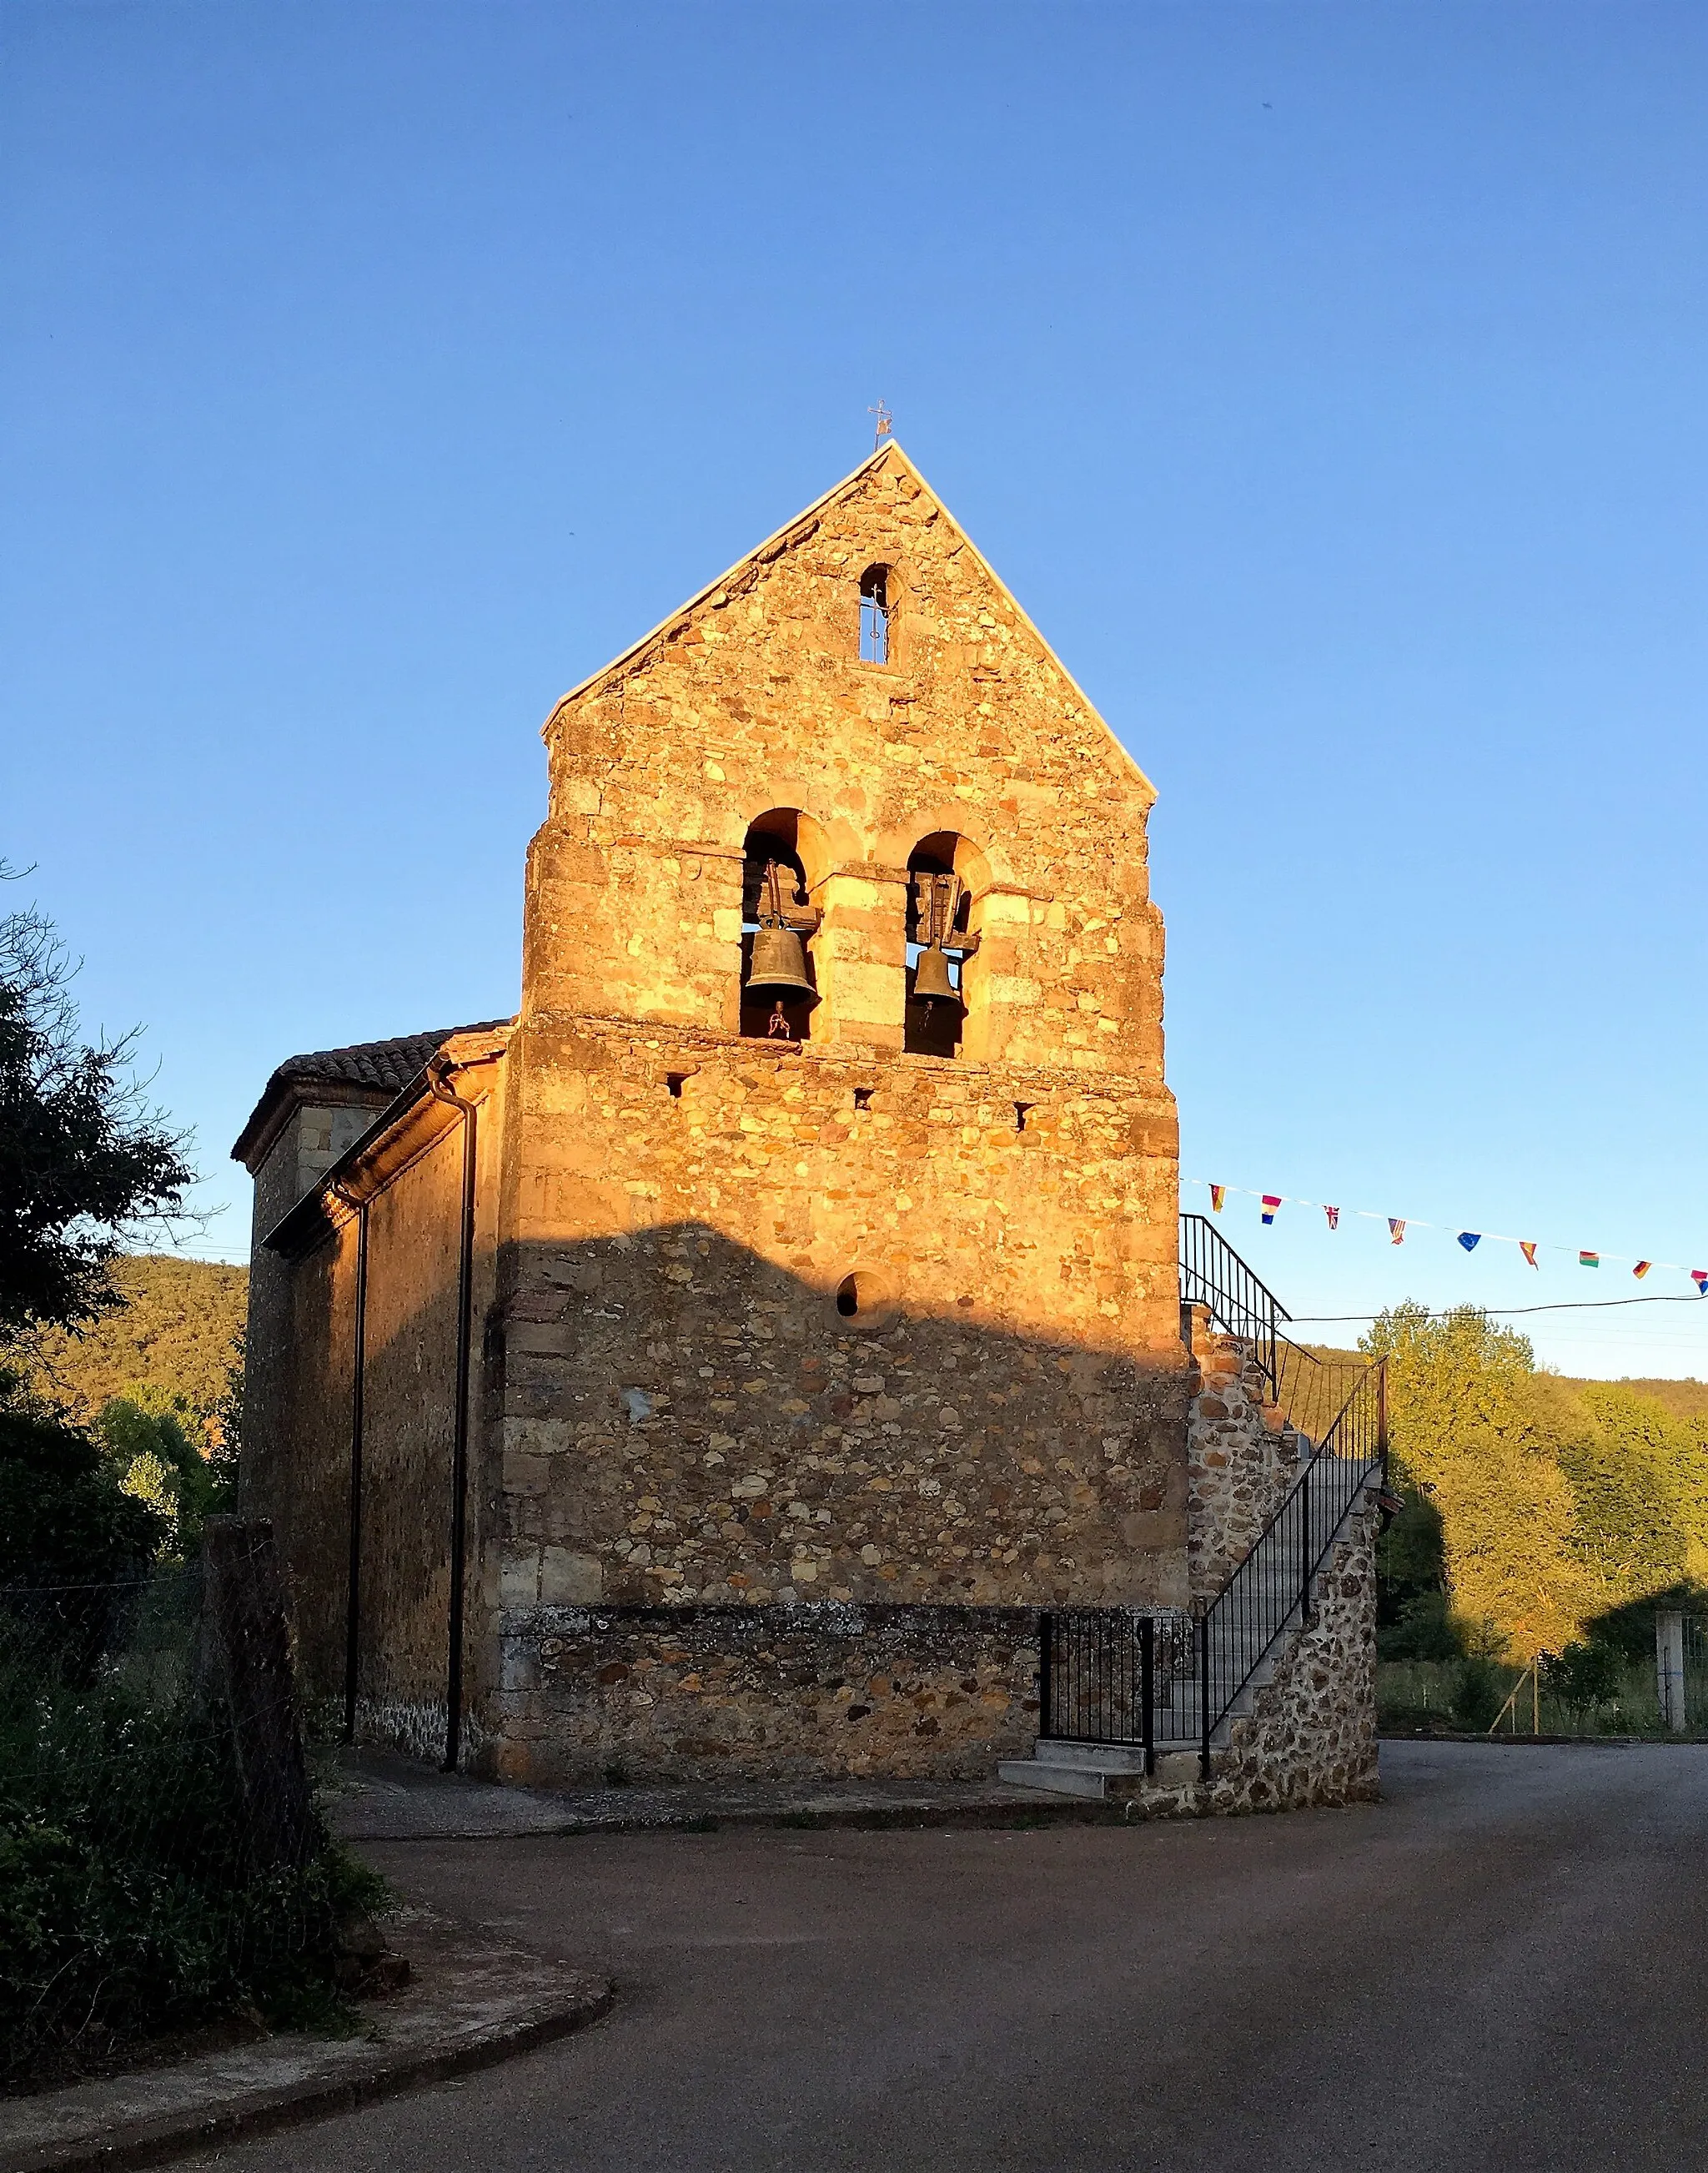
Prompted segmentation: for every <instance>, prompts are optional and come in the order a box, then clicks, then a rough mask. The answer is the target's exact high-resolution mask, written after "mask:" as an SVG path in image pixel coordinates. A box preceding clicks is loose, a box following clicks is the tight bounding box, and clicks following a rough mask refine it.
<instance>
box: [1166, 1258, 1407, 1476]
mask: <svg viewBox="0 0 1708 2173" xmlns="http://www.w3.org/2000/svg"><path fill="white" fill-rule="evenodd" d="M1180 1302H1181V1307H1182V1309H1183V1315H1184V1309H1185V1308H1187V1307H1188V1306H1194V1305H1199V1306H1202V1307H1204V1309H1205V1311H1206V1312H1207V1313H1209V1314H1210V1318H1211V1319H1212V1320H1213V1321H1214V1322H1215V1323H1216V1324H1217V1325H1218V1326H1219V1327H1220V1328H1221V1329H1223V1331H1224V1332H1225V1333H1226V1334H1227V1335H1231V1336H1233V1337H1235V1338H1236V1339H1237V1340H1238V1341H1239V1342H1241V1343H1243V1344H1245V1345H1247V1348H1248V1350H1249V1351H1250V1353H1251V1361H1250V1362H1251V1363H1252V1364H1253V1365H1254V1366H1255V1367H1257V1369H1258V1372H1259V1373H1261V1374H1262V1376H1263V1389H1264V1393H1265V1395H1266V1397H1267V1399H1268V1400H1269V1402H1270V1403H1271V1404H1272V1405H1274V1414H1273V1416H1274V1422H1275V1423H1276V1424H1277V1425H1278V1426H1290V1427H1291V1428H1293V1429H1294V1430H1295V1431H1296V1432H1299V1433H1301V1434H1303V1435H1304V1437H1305V1438H1306V1439H1307V1441H1308V1442H1311V1443H1312V1446H1313V1447H1314V1446H1316V1445H1317V1443H1319V1442H1323V1441H1324V1440H1326V1438H1327V1437H1328V1429H1329V1428H1330V1426H1333V1425H1334V1421H1335V1420H1336V1418H1338V1417H1339V1414H1340V1412H1341V1410H1343V1408H1344V1405H1345V1404H1346V1401H1347V1399H1348V1398H1349V1397H1350V1395H1352V1394H1353V1393H1354V1391H1355V1388H1356V1385H1357V1383H1358V1381H1359V1379H1360V1376H1361V1375H1362V1374H1363V1373H1364V1372H1366V1370H1367V1369H1366V1367H1364V1366H1363V1365H1361V1364H1348V1363H1346V1362H1345V1361H1341V1360H1337V1359H1333V1358H1319V1357H1318V1356H1317V1353H1316V1352H1315V1351H1307V1349H1306V1347H1305V1346H1304V1345H1303V1344H1302V1343H1295V1342H1293V1341H1292V1340H1290V1338H1289V1337H1288V1336H1285V1335H1283V1334H1282V1333H1281V1323H1282V1322H1283V1321H1290V1320H1291V1318H1292V1315H1291V1314H1290V1313H1289V1312H1288V1311H1287V1308H1285V1306H1284V1305H1283V1304H1282V1303H1281V1302H1280V1299H1279V1298H1278V1297H1276V1296H1275V1294H1274V1291H1272V1290H1271V1289H1270V1288H1269V1285H1268V1284H1267V1283H1265V1282H1264V1281H1262V1279H1261V1278H1260V1277H1258V1276H1257V1275H1253V1272H1252V1270H1250V1269H1249V1268H1248V1267H1247V1265H1246V1264H1245V1262H1244V1261H1243V1260H1242V1259H1241V1258H1240V1256H1239V1254H1237V1252H1235V1250H1234V1248H1233V1247H1232V1246H1231V1245H1230V1244H1229V1243H1228V1242H1227V1240H1226V1237H1223V1236H1222V1234H1221V1232H1220V1230H1218V1229H1217V1228H1216V1227H1215V1224H1214V1223H1213V1222H1212V1221H1210V1219H1209V1217H1208V1216H1204V1215H1183V1216H1181V1218H1180ZM1188 1328H1189V1324H1188V1325H1187V1326H1186V1327H1183V1333H1186V1334H1187V1340H1188V1343H1189V1342H1190V1340H1191V1338H1190V1335H1189V1332H1188Z"/></svg>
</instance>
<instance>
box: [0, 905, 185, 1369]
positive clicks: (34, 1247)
mask: <svg viewBox="0 0 1708 2173" xmlns="http://www.w3.org/2000/svg"><path fill="white" fill-rule="evenodd" d="M72 971H73V968H72V965H71V962H70V960H69V958H68V957H67V953H66V951H65V947H64V946H63V945H62V943H61V942H60V941H58V939H57V936H55V935H54V932H53V929H52V926H51V924H50V923H49V922H48V921H47V920H46V919H45V918H44V917H43V916H42V915H41V914H39V913H37V912H35V911H34V910H33V909H32V910H29V911H25V912H21V913H13V914H8V915H7V916H6V917H4V918H3V919H0V1336H10V1337H15V1336H16V1335H18V1334H19V1332H20V1331H28V1330H34V1329H41V1328H52V1327H61V1328H68V1327H75V1326H77V1325H78V1324H80V1323H82V1322H84V1321H89V1320H93V1319H94V1318H96V1316H97V1315H98V1314H100V1313H103V1312H105V1311H107V1310H109V1309H110V1308H111V1307H113V1306H114V1305H115V1304H116V1303H117V1302H118V1300H117V1297H116V1293H115V1291H114V1290H113V1287H112V1284H111V1280H110V1275H109V1273H108V1270H109V1265H110V1262H111V1261H112V1259H114V1257H115V1256H116V1254H117V1253H118V1252H119V1250H120V1248H121V1244H122V1243H123V1241H124V1239H125V1237H127V1234H131V1233H134V1232H136V1231H137V1229H139V1228H140V1227H142V1226H143V1225H145V1224H147V1223H148V1222H151V1221H159V1220H161V1219H162V1218H168V1217H170V1216H174V1215H176V1214H179V1213H180V1212H181V1211H182V1209H183V1205H184V1196H185V1194H186V1190H187V1189H188V1188H189V1186H190V1184H191V1182H192V1178H193V1173H192V1172H191V1168H190V1166H189V1164H188V1162H186V1160H185V1157H184V1148H185V1145H186V1141H185V1139H184V1136H183V1135H182V1134H180V1133H178V1132H175V1131H173V1130H170V1127H169V1126H168V1125H167V1124H165V1123H164V1120H163V1119H162V1118H161V1116H160V1113H159V1111H157V1110H155V1109H154V1108H150V1107H149V1106H148V1103H147V1101H146V1098H145V1093H144V1088H143V1085H142V1083H141V1082H140V1081H138V1080H137V1076H136V1075H135V1072H134V1070H133V1068H132V1066H133V1060H134V1056H135V1052H136V1044H137V1037H136V1035H135V1034H134V1033H131V1034H125V1035H121V1036H120V1037H119V1038H118V1039H116V1040H114V1041H109V1040H106V1039H105V1038H102V1039H101V1040H100V1041H98V1042H96V1043H93V1044H89V1043H85V1042H84V1039H83V1038H82V1034H81V1032H80V1029H79V1027H78V1016H77V1008H76V1006H75V1005H74V1004H73V1000H72V998H71V995H70V990H69V985H68V984H69V982H70V980H71V978H72Z"/></svg>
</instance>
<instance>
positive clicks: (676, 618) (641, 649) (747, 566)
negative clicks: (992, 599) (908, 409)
mask: <svg viewBox="0 0 1708 2173" xmlns="http://www.w3.org/2000/svg"><path fill="white" fill-rule="evenodd" d="M886 462H889V463H891V464H892V465H893V466H896V467H897V468H899V469H901V470H902V472H904V473H906V474H908V475H909V476H911V477H913V481H914V482H915V483H917V484H918V485H919V488H920V489H921V490H922V491H924V493H925V494H926V496H927V497H929V499H930V500H931V502H932V504H934V505H935V507H936V508H937V510H938V511H939V512H940V514H941V515H942V516H943V518H944V520H946V521H947V522H948V524H949V526H951V528H952V529H953V530H954V531H955V533H956V535H957V536H958V537H960V538H961V541H962V543H963V544H965V546H966V547H967V550H969V551H970V552H971V553H972V554H973V558H975V559H977V560H978V563H979V565H980V566H981V567H982V568H983V570H984V572H985V574H987V576H988V577H989V580H990V582H991V584H992V585H993V586H994V587H995V588H998V589H999V590H1001V591H1002V594H1003V595H1004V596H1005V597H1006V598H1007V599H1008V601H1009V602H1010V604H1011V605H1012V606H1013V607H1014V612H1015V616H1016V617H1017V618H1018V619H1019V620H1020V622H1021V624H1022V625H1023V626H1024V627H1025V628H1026V630H1027V632H1028V633H1029V634H1031V635H1032V639H1033V640H1035V641H1036V642H1037V644H1038V647H1039V648H1040V649H1041V650H1043V653H1044V655H1046V656H1048V659H1049V661H1050V662H1051V663H1052V664H1053V665H1054V666H1055V668H1056V670H1057V671H1059V672H1060V673H1061V675H1062V677H1063V678H1064V679H1065V680H1066V682H1067V683H1068V685H1069V686H1070V687H1071V688H1072V689H1073V691H1074V693H1075V696H1076V697H1077V698H1078V699H1079V700H1080V701H1081V702H1083V703H1084V704H1085V707H1086V714H1087V715H1088V716H1091V717H1095V718H1096V720H1097V722H1098V723H1099V724H1100V725H1102V728H1103V730H1104V731H1105V732H1107V734H1108V737H1109V742H1110V744H1111V746H1112V747H1113V748H1114V749H1115V751H1116V752H1117V753H1118V755H1119V756H1120V758H1121V759H1122V760H1123V762H1124V763H1126V764H1127V765H1128V766H1129V768H1130V769H1131V770H1132V771H1133V773H1134V776H1136V777H1137V778H1138V779H1139V781H1140V784H1141V785H1143V786H1144V787H1145V792H1146V794H1147V795H1148V796H1149V799H1150V801H1155V799H1156V786H1155V785H1152V784H1151V782H1150V779H1149V778H1148V777H1146V776H1145V773H1144V771H1143V770H1142V769H1140V767H1139V765H1138V763H1136V762H1134V759H1133V757H1132V756H1131V755H1130V754H1129V752H1128V751H1127V749H1126V748H1125V747H1123V746H1122V744H1121V742H1120V741H1119V740H1118V739H1117V738H1116V736H1115V735H1114V733H1113V731H1111V730H1110V727H1109V725H1108V722H1107V719H1106V718H1105V717H1104V716H1103V714H1102V711H1101V710H1100V709H1098V708H1097V705H1096V703H1095V702H1093V701H1092V700H1091V697H1090V696H1089V695H1088V694H1087V693H1086V690H1085V688H1084V687H1081V686H1080V682H1079V681H1078V680H1077V679H1075V677H1074V675H1073V673H1072V672H1071V671H1069V669H1068V667H1067V666H1066V665H1065V664H1064V663H1063V661H1062V660H1061V658H1060V657H1059V655H1057V654H1056V652H1055V650H1054V649H1053V647H1052V646H1051V644H1049V643H1048V641H1047V640H1046V639H1044V637H1043V634H1040V633H1039V631H1038V629H1037V626H1036V625H1035V624H1034V623H1033V622H1032V618H1031V617H1030V616H1029V614H1028V613H1027V612H1026V607H1025V606H1024V605H1023V604H1022V603H1021V601H1020V599H1019V598H1018V597H1017V596H1016V595H1015V593H1014V591H1013V590H1012V589H1010V587H1009V585H1008V584H1007V582H1006V581H1005V580H1003V578H1002V576H1001V574H999V573H998V572H997V570H996V569H995V568H994V566H993V565H992V564H991V563H990V561H989V558H986V557H985V555H984V553H983V552H982V551H981V550H980V549H979V547H978V545H977V544H976V543H975V542H973V538H972V537H970V536H969V535H968V534H967V531H966V530H965V529H964V528H963V527H962V525H961V523H960V522H959V521H958V520H956V518H955V516H954V515H953V514H952V513H951V511H950V510H949V509H948V507H947V506H946V505H945V504H944V503H943V500H942V499H941V498H940V497H939V496H938V494H937V493H936V492H935V490H933V489H932V488H931V486H930V484H929V483H927V482H926V480H925V478H924V476H923V475H922V474H921V473H920V472H919V468H918V467H917V466H915V465H914V463H913V461H911V460H910V459H909V458H908V455H907V454H906V453H904V452H903V451H902V447H901V445H900V443H899V442H898V441H897V439H894V438H886V439H885V440H884V442H883V443H882V444H881V445H879V446H878V447H877V449H876V451H874V452H872V453H870V454H869V455H868V456H867V457H866V458H865V460H863V461H861V462H860V464H859V466H858V467H857V468H854V469H851V470H850V471H849V473H848V474H847V475H845V476H844V477H843V479H842V481H841V482H840V483H832V485H831V487H830V488H829V489H828V490H827V491H826V492H824V493H823V494H822V496H821V497H818V498H816V499H814V500H813V501H812V503H811V505H808V506H804V507H803V508H802V509H801V510H800V512H799V513H797V514H795V515H794V516H793V518H792V519H790V520H785V521H784V524H783V526H782V527H780V528H776V529H773V531H772V532H771V534H770V535H768V537H766V538H765V541H764V542H762V543H760V544H757V545H756V546H755V547H754V548H753V549H752V550H751V551H749V552H747V553H746V554H745V555H744V556H743V557H741V558H738V559H737V560H736V561H735V564H734V565H733V566H730V567H728V568H726V569H725V571H724V572H723V573H721V574H719V575H718V577H717V579H716V580H713V581H708V582H707V584H706V585H705V586H704V588H703V589H700V590H697V591H696V593H695V594H694V595H692V596H690V597H689V598H688V599H687V602H686V603H682V604H678V605H677V607H676V609H675V610H674V611H673V612H667V613H666V614H665V617H663V618H661V619H660V621H659V623H658V624H657V625H656V626H655V627H652V628H649V630H648V632H646V633H645V634H642V636H641V637H640V639H639V640H638V641H633V642H631V643H630V644H629V645H628V648H627V649H625V650H622V653H621V654H620V655H616V656H613V657H612V660H611V661H610V662H609V663H608V664H601V666H600V667H599V669H598V671H592V672H590V673H589V674H588V676H587V677H586V678H585V679H583V680H582V681H581V682H579V685H577V686H574V687H571V688H570V689H569V691H568V693H567V694H564V695H562V696H560V697H559V698H558V700H557V701H556V702H555V703H553V704H552V711H551V714H550V715H549V716H548V717H547V720H546V721H545V724H544V725H542V726H541V736H542V737H543V736H544V735H545V734H546V733H547V732H549V731H550V730H551V729H552V721H553V720H554V719H555V718H556V716H557V714H558V711H559V710H560V709H563V706H564V704H566V703H568V702H573V701H574V700H575V699H576V698H578V696H579V695H582V694H585V693H587V691H588V690H589V688H590V687H596V686H597V685H598V684H599V682H600V681H601V679H606V678H609V677H611V676H612V674H613V673H615V672H618V671H622V670H624V669H625V668H626V667H627V666H629V665H632V664H633V662H634V661H635V660H636V659H637V658H638V657H639V656H642V655H644V654H645V652H646V651H647V650H649V649H650V648H651V647H652V646H653V644H655V643H656V642H659V641H661V640H662V639H665V636H666V635H668V634H670V633H671V630H672V628H676V626H678V625H680V624H681V623H682V620H683V619H684V618H685V617H687V615H688V614H689V613H690V612H694V611H698V609H699V608H700V607H702V606H703V605H704V604H706V603H708V602H709V601H710V600H711V598H712V597H714V596H716V595H717V593H718V591H719V590H720V589H728V588H732V587H735V586H737V585H740V584H741V582H743V581H744V580H746V578H747V577H748V576H749V575H750V574H752V573H754V572H757V569H758V568H759V566H760V565H761V564H762V563H767V562H768V561H769V560H771V559H773V558H778V557H779V556H780V555H781V554H782V553H783V552H784V551H785V550H787V549H788V548H789V545H790V544H791V543H793V542H796V541H803V542H804V541H805V537H802V536H801V535H800V531H801V530H802V529H803V528H804V527H805V526H806V525H807V524H808V523H810V522H812V523H816V520H817V518H818V516H819V515H820V514H821V513H822V512H823V510H824V509H825V508H826V507H827V505H830V504H833V503H834V502H835V501H836V500H837V499H840V498H843V497H844V496H846V495H847V494H848V493H850V492H852V491H853V490H854V488H856V487H857V486H858V485H859V484H860V483H864V482H865V479H866V477H868V476H870V475H871V474H873V473H874V472H876V470H877V469H879V468H880V467H881V466H884V465H885V463H886Z"/></svg>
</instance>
